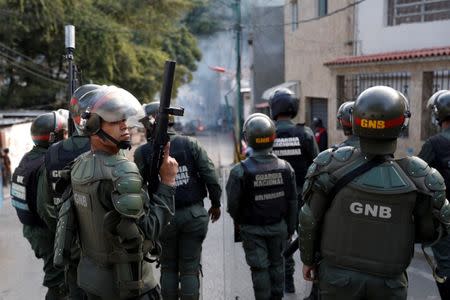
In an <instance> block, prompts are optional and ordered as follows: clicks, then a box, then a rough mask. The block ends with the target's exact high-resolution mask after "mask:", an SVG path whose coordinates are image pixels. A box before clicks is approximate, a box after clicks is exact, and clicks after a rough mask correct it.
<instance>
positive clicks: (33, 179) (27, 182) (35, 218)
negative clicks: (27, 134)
mask: <svg viewBox="0 0 450 300" xmlns="http://www.w3.org/2000/svg"><path fill="white" fill-rule="evenodd" d="M43 163H44V153H40V154H38V153H27V154H25V156H24V157H23V158H22V160H21V161H20V163H19V166H18V167H17V168H16V169H15V170H14V173H13V176H12V183H11V204H12V206H14V208H15V209H16V211H17V216H18V217H19V220H20V222H21V223H22V224H24V225H30V226H41V227H43V226H45V223H44V222H43V221H42V219H41V218H40V217H39V215H38V213H37V199H36V198H37V185H38V171H39V168H40V167H41V166H42V164H43Z"/></svg>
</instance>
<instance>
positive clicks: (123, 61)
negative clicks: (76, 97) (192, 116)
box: [0, 0, 201, 108]
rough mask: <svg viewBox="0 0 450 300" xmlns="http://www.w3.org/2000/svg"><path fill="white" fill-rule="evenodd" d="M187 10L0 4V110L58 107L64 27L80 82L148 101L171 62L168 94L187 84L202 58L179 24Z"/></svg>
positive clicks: (125, 1) (162, 4)
mask: <svg viewBox="0 0 450 300" xmlns="http://www.w3.org/2000/svg"><path fill="white" fill-rule="evenodd" d="M193 8H194V6H193V5H192V3H191V1H190V0H170V1H167V0H146V1H144V0H96V1H92V0H20V1H18V0H0V106H1V107H2V108H4V107H37V106H42V105H44V106H45V105H49V104H53V105H56V103H58V102H59V103H61V101H65V100H62V99H64V97H63V93H61V91H64V89H65V85H66V83H65V78H66V70H67V65H66V62H65V60H64V58H63V54H64V53H65V48H64V25H66V24H73V25H75V28H76V49H75V62H76V64H77V65H78V67H79V68H80V69H81V70H82V78H83V82H84V83H88V82H94V83H100V84H115V85H118V86H121V87H123V88H125V89H127V90H129V91H130V92H132V93H133V94H134V95H135V96H136V97H138V99H140V100H141V101H143V102H148V101H149V100H151V99H153V97H154V95H155V93H157V92H158V91H159V90H160V88H161V85H162V82H161V80H162V73H163V65H164V61H165V60H166V59H174V60H176V61H177V70H176V83H175V88H176V87H178V86H179V85H181V84H184V83H186V82H188V81H190V80H191V78H192V72H193V71H195V70H196V62H197V61H199V60H200V58H201V54H200V51H199V49H198V48H197V43H196V39H195V38H194V37H193V35H192V34H191V32H190V31H189V30H188V29H187V28H186V26H184V25H183V24H182V22H181V21H182V19H183V18H184V16H185V15H186V14H188V13H189V12H190V11H191V10H192V9H193ZM23 55H25V56H26V57H28V58H29V59H25V58H24V56H23ZM36 74H37V75H36Z"/></svg>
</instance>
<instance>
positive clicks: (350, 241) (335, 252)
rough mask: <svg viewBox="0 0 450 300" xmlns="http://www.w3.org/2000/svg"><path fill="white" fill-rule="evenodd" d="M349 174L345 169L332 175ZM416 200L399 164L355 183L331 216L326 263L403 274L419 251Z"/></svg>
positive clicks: (326, 223)
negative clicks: (416, 246)
mask: <svg viewBox="0 0 450 300" xmlns="http://www.w3.org/2000/svg"><path fill="white" fill-rule="evenodd" d="M348 171H349V170H348ZM346 173H348V172H343V171H342V168H341V169H338V170H337V171H335V172H333V174H331V175H330V177H333V176H337V177H339V176H343V174H346ZM339 174H340V175H339ZM416 198H417V188H416V186H415V184H414V182H413V181H412V180H411V179H410V178H409V177H408V175H407V173H406V172H405V171H404V170H403V169H402V167H401V166H400V165H399V164H398V163H397V162H396V161H391V162H386V163H383V164H382V165H380V166H377V167H374V168H373V169H371V170H370V171H368V172H366V173H364V174H362V175H360V176H358V177H357V178H355V179H353V181H352V182H350V183H349V184H347V185H346V186H345V187H343V188H342V189H341V190H340V191H339V192H338V194H337V195H336V197H335V198H334V200H332V202H331V204H330V207H329V209H328V210H327V212H326V214H325V217H324V220H323V226H322V235H321V237H322V238H321V247H320V249H321V254H322V256H323V258H324V260H326V261H328V262H329V263H331V264H333V265H337V266H341V267H343V268H347V269H354V270H358V271H362V272H366V273H370V274H375V275H380V276H397V275H400V274H402V273H403V272H404V271H405V270H406V268H407V267H408V265H409V263H410V262H411V259H412V256H413V253H414V234H415V233H414V226H415V225H414V218H413V217H412V216H413V211H414V207H415V201H416ZM343 216H345V217H343Z"/></svg>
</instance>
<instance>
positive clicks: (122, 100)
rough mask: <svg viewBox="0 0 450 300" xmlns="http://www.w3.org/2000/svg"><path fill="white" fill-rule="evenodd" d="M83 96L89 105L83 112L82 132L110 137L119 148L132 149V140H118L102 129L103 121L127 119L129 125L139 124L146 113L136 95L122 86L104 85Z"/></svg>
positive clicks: (110, 121) (111, 121)
mask: <svg viewBox="0 0 450 300" xmlns="http://www.w3.org/2000/svg"><path fill="white" fill-rule="evenodd" d="M83 98H85V99H84V100H83V101H87V103H89V105H88V107H87V108H86V110H85V111H84V112H83V113H82V114H81V121H80V127H81V129H82V133H83V134H85V135H89V136H90V135H98V136H99V137H101V138H102V139H104V140H105V139H108V140H109V141H111V142H113V143H114V144H116V146H117V147H118V148H119V149H130V148H131V144H130V141H117V140H116V139H114V138H113V137H112V136H110V135H109V134H107V133H106V132H104V131H103V130H102V128H101V123H102V122H103V121H104V122H109V123H114V122H119V121H122V120H126V123H127V126H128V127H135V126H139V125H140V123H139V120H141V119H142V118H143V117H144V116H145V113H144V110H143V109H142V106H141V104H140V103H139V101H138V100H137V99H136V97H134V96H133V95H132V94H131V93H130V92H128V91H126V90H124V89H122V88H118V87H115V86H103V87H99V88H97V89H95V90H93V91H91V92H89V93H87V94H86V95H85V96H84V97H83Z"/></svg>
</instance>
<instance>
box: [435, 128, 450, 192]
mask: <svg viewBox="0 0 450 300" xmlns="http://www.w3.org/2000/svg"><path fill="white" fill-rule="evenodd" d="M430 142H431V145H432V146H433V151H434V153H435V156H436V159H435V162H433V163H432V164H430V166H431V167H433V168H435V169H436V170H438V171H439V173H441V175H442V177H444V180H445V186H446V187H447V189H446V191H445V193H446V196H447V199H450V140H449V139H447V138H446V137H445V136H443V135H442V134H438V135H435V136H432V137H431V138H430Z"/></svg>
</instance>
